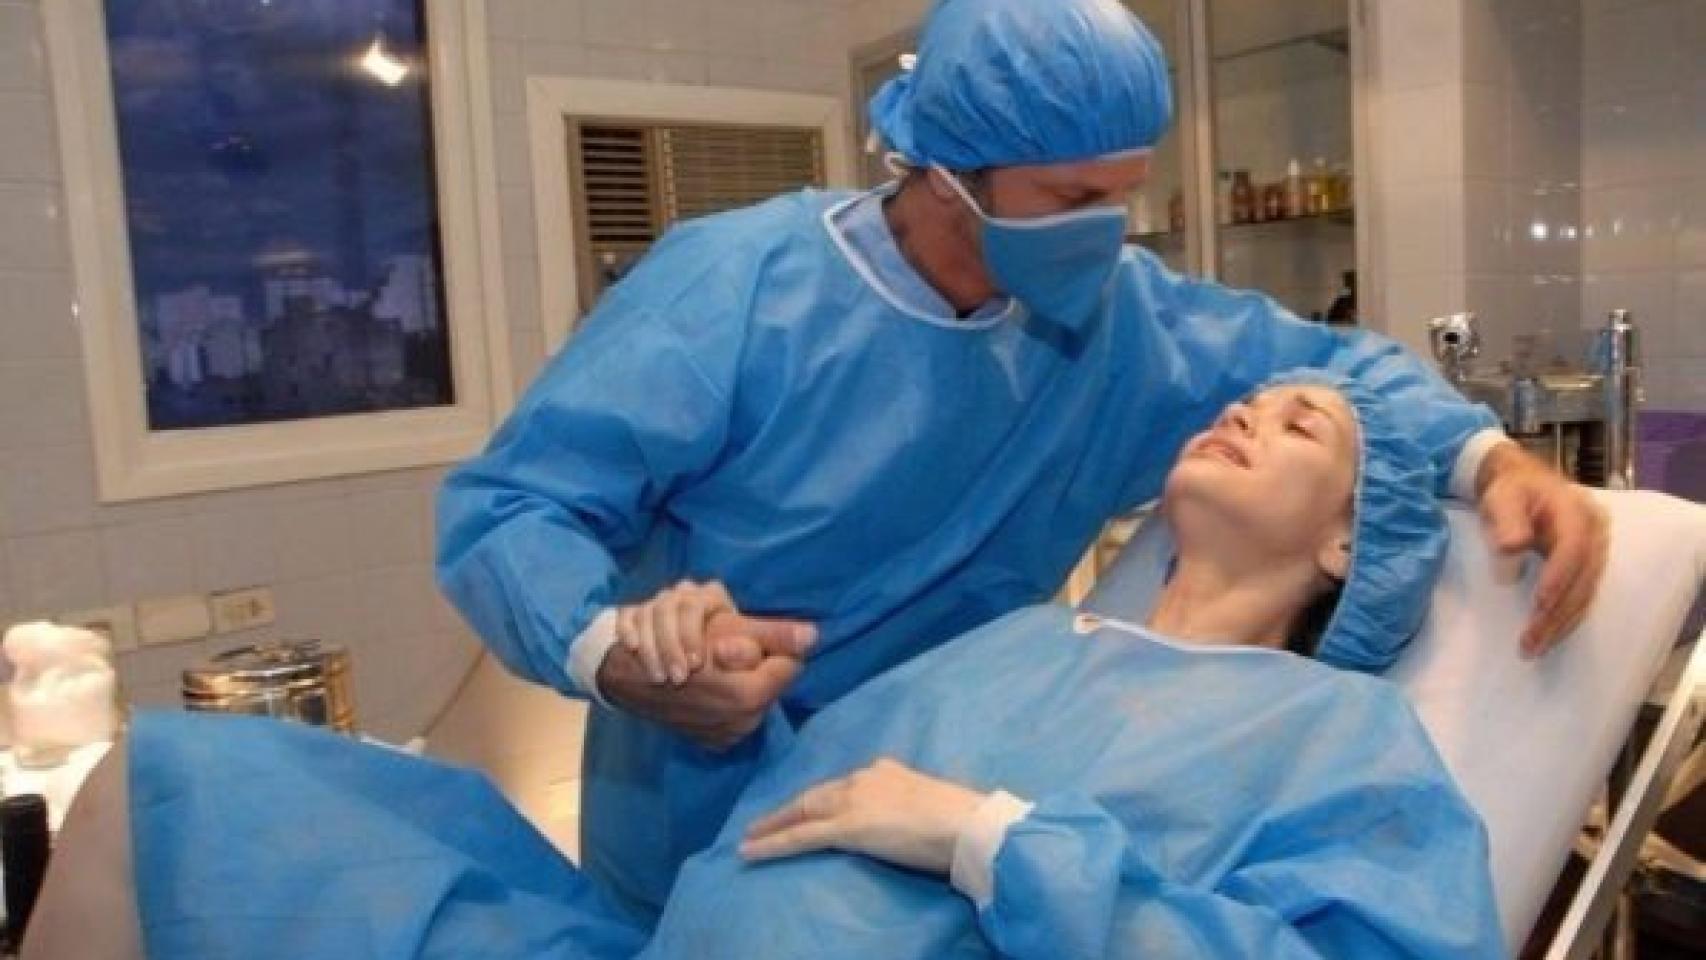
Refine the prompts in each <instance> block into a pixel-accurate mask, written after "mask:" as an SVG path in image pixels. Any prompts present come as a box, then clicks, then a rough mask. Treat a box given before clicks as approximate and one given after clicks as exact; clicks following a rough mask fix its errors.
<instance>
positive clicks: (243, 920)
mask: <svg viewBox="0 0 1706 960" xmlns="http://www.w3.org/2000/svg"><path fill="white" fill-rule="evenodd" d="M774 722H776V723H783V722H785V721H783V720H782V719H781V718H780V717H778V718H777V719H776V720H775V721H774ZM131 750H132V760H131V763H132V771H131V776H132V783H133V797H132V807H133V812H132V818H131V819H132V828H133V831H134V832H135V849H136V870H137V886H138V890H139V906H140V915H141V917H142V921H143V925H144V929H145V930H146V931H147V942H148V945H149V947H150V951H151V955H157V956H171V957H182V958H185V960H196V958H200V957H213V956H237V955H241V956H245V957H250V958H252V960H272V958H278V960H314V958H321V957H325V958H331V957H337V958H339V960H354V958H367V957H373V958H386V960H403V958H411V957H441V956H442V957H466V956H490V957H503V958H510V960H548V958H586V960H594V958H596V960H627V958H630V957H633V956H635V955H636V953H638V955H640V956H643V957H647V958H668V960H683V958H689V957H692V958H699V957H704V958H710V960H721V958H731V960H732V958H740V960H766V958H775V960H780V958H808V957H809V958H814V960H840V958H845V960H868V958H873V957H881V958H884V960H911V958H918V960H924V958H942V957H996V956H1001V957H1012V958H1018V960H1029V958H1036V960H1061V958H1099V957H1133V958H1137V957H1142V958H1166V957H1181V958H1184V957H1191V958H1197V957H1211V958H1244V957H1310V956H1316V957H1343V958H1359V960H1361V958H1379V957H1412V958H1434V957H1438V958H1446V957H1452V958H1462V957H1469V958H1474V957H1492V956H1498V955H1500V952H1501V950H1502V947H1501V940H1500V937H1499V930H1498V921H1497V917H1496V914H1495V912H1494V901H1493V896H1492V889H1491V882H1490V879H1489V876H1488V872H1487V844H1486V838H1485V835H1484V831H1483V829H1482V827H1481V825H1480V822H1479V820H1478V819H1477V818H1476V816H1475V814H1474V813H1473V812H1472V811H1471V810H1470V808H1469V807H1468V805H1467V804H1466V802H1465V801H1464V799H1463V797H1462V796H1461V794H1460V793H1459V792H1458V791H1457V790H1456V789H1455V787H1454V786H1453V785H1452V783H1451V781H1450V779H1449V777H1448V775H1447V773H1446V771H1445V769H1444V767H1443V765H1442V764H1441V762H1440V760H1439V758H1438V757H1437V756H1436V755H1435V753H1434V751H1433V749H1432V747H1431V745H1430V744H1429V742H1428V739H1427V736H1426V734H1425V733H1424V732H1423V730H1422V728H1421V725H1420V724H1419V722H1418V721H1417V720H1416V718H1415V716H1414V714H1413V713H1412V711H1411V710H1410V709H1409V707H1408V706H1407V704H1406V703H1405V701H1404V700H1403V699H1402V697H1401V696H1400V695H1399V693H1398V692H1397V690H1396V688H1394V687H1392V686H1391V685H1389V684H1387V683H1386V682H1384V681H1381V680H1378V679H1373V678H1370V677H1367V676H1363V675H1357V674H1350V673H1344V672H1340V671H1337V670H1334V669H1332V668H1329V667H1326V666H1323V665H1321V664H1320V663H1317V662H1314V661H1311V660H1306V659H1303V658H1300V657H1297V656H1294V655H1292V654H1289V653H1283V652H1279V651H1271V650H1261V649H1254V648H1227V647H1211V646H1202V645H1195V646H1186V645H1177V644H1173V643H1171V642H1169V641H1167V640H1165V639H1162V638H1159V637H1156V636H1154V635H1152V634H1149V633H1147V632H1145V631H1141V630H1133V629H1131V628H1123V627H1119V626H1101V627H1095V626H1089V627H1086V626H1082V625H1080V623H1079V622H1078V621H1076V620H1075V619H1074V617H1073V615H1072V612H1071V611H1069V610H1065V609H1063V608H1058V607H1049V606H1044V607H1035V608H1029V609H1025V610H1021V611H1018V612H1016V613H1013V614H1011V615H1009V616H1007V617H1005V618H1002V619H1000V620H998V621H996V622H995V623H992V624H990V625H988V626H986V627H984V628H982V629H980V630H978V631H975V632H974V633H972V634H970V635H968V636H966V637H964V638H962V639H960V640H958V641H956V642H954V643H952V644H949V645H947V646H944V647H942V648H940V649H938V650H937V651H934V652H932V653H930V654H926V655H925V656H922V657H920V658H918V659H916V660H914V661H913V662H912V663H910V664H908V665H906V666H905V667H902V668H900V669H899V670H897V671H895V672H894V673H891V674H889V675H886V676H884V677H882V678H879V679H877V680H875V681H873V682H871V683H869V684H866V685H865V686H863V687H862V688H861V689H860V690H859V691H857V692H856V693H854V694H851V695H849V696H848V697H847V698H845V699H843V700H842V701H841V702H839V703H838V704H836V705H835V706H833V707H831V708H829V709H827V710H825V711H823V712H822V713H821V714H819V715H818V716H817V717H816V718H814V719H813V720H812V721H811V722H810V723H808V724H806V726H805V727H804V728H803V729H802V730H801V731H800V732H799V734H798V735H797V741H796V743H795V744H794V746H793V748H792V749H790V750H787V751H785V752H784V753H783V754H781V755H779V757H778V759H777V761H775V762H772V763H768V764H766V765H765V766H764V767H763V769H762V770H761V771H760V773H759V775H758V776H757V778H756V779H755V781H754V782H753V783H752V785H751V786H750V787H749V789H748V790H747V792H746V793H745V795H744V796H743V797H742V798H741V799H740V801H739V803H738V805H737V806H736V809H735V811H734V814H733V816H732V818H731V819H730V821H729V823H728V825H727V827H726V828H725V829H724V830H723V831H722V834H721V836H720V837H719V838H718V839H717V840H716V842H715V843H714V844H713V845H712V846H711V847H710V848H709V849H707V850H705V851H703V852H701V853H699V854H698V855H696V856H694V857H693V858H692V859H690V860H689V861H688V863H687V865H686V867H685V869H684V870H683V871H682V874H681V878H680V881H679V882H678V883H677V884H676V887H675V890H674V893H673V894H672V896H671V898H670V901H669V904H668V906H667V907H666V909H665V911H664V913H663V916H662V920H661V923H660V924H659V926H658V927H657V928H656V930H655V933H654V935H653V936H652V937H651V939H650V941H649V943H648V942H647V935H646V932H645V930H644V925H643V924H641V923H636V922H634V921H632V920H631V919H630V918H629V916H628V915H627V914H626V913H624V912H623V911H621V910H620V909H619V908H617V907H616V906H614V905H613V904H611V903H609V902H607V901H606V900H605V899H604V898H603V897H602V895H601V894H600V893H599V892H598V890H597V889H596V888H595V887H594V886H593V885H592V884H591V883H590V881H589V880H587V879H586V878H585V877H583V876H582V875H581V874H580V873H579V872H577V871H576V870H575V869H574V868H573V867H572V866H571V865H569V864H568V863H567V861H564V860H562V859H561V858H559V857H557V856H556V854H555V853H554V852H553V851H552V850H551V849H550V847H549V845H548V844H546V843H545V841H544V840H543V839H542V838H540V837H539V836H538V835H537V834H535V833H534V832H533V831H532V830H531V829H530V828H528V827H527V826H526V824H525V823H523V822H522V821H521V820H520V818H519V816H518V815H517V814H516V813H515V812H514V811H513V810H511V809H510V808H508V807H507V806H505V805H504V804H503V803H502V802H501V800H499V799H498V798H497V797H496V795H495V794H494V793H493V792H492V791H491V790H490V788H489V787H487V786H485V785H484V782H483V781H481V780H480V779H479V778H478V777H476V776H474V775H472V774H468V773H465V772H462V771H457V770H454V769H450V768H446V767H443V766H441V765H438V764H435V763H432V762H430V761H422V760H417V759H414V758H408V757H401V756H395V755H391V754H388V753H386V752H385V751H382V750H378V749H374V748H369V747H364V746H361V745H357V744H352V743H350V742H348V741H347V740H342V739H340V738H337V737H334V736H330V735H327V734H324V733H321V732H319V731H312V730H306V729H300V728H290V727H287V726H285V725H282V724H277V723H270V722H264V721H248V720H240V721H231V720H227V719H225V718H220V719H219V720H210V719H209V718H204V717H194V718H174V717H167V716H160V715H144V716H143V717H142V718H140V719H139V721H138V724H137V727H136V730H135V734H134V736H133V741H132V745H131ZM885 756H886V757H893V758H896V759H899V760H901V761H902V762H904V763H907V764H909V765H911V766H913V767H915V768H917V769H919V770H921V771H923V772H925V773H930V774H934V775H936V776H939V777H943V778H946V779H950V780H953V781H957V782H960V783H963V784H966V785H968V786H971V787H974V788H977V789H980V790H992V789H996V788H1001V789H1006V790H1008V791H1011V792H1013V793H1015V794H1018V795H1019V796H1021V797H1024V798H1026V799H1028V800H1031V801H1034V802H1035V804H1036V806H1035V807H1034V809H1032V810H1031V811H1030V813H1029V814H1028V815H1027V816H1025V817H1024V818H1023V819H1021V820H1019V821H1017V822H1016V823H1014V824H1013V825H1012V826H1011V827H1010V828H1009V829H1008V832H1007V834H1006V837H1005V840H1004V841H1003V842H1002V843H1001V845H1000V846H999V848H998V850H997V852H996V857H995V862H994V885H993V890H992V896H991V899H990V900H989V902H988V903H987V904H986V905H984V906H982V907H981V908H977V907H974V906H973V904H972V902H971V901H970V900H968V899H967V898H966V897H964V896H962V895H961V894H960V893H958V892H956V891H955V890H954V889H953V888H952V887H951V886H949V884H948V882H947V881H946V880H945V879H943V878H940V877H934V876H926V875H924V874H920V873H916V872H913V871H909V870H905V869H901V868H898V867H893V866H890V865H887V864H885V863H881V862H878V861H876V860H872V859H868V858H865V857H861V856H857V855H851V854H845V853H839V852H827V853H818V854H811V855H807V856H803V857H798V858H794V859H789V860H780V861H774V862H770V863H764V864H749V863H746V862H744V861H743V860H742V859H741V858H740V855H739V853H738V849H737V848H738V845H739V841H740V838H741V835H742V833H743V831H744V830H745V828H746V826H747V825H748V824H749V823H750V822H751V821H752V820H753V819H755V818H756V817H758V816H761V815H763V814H765V813H767V812H769V811H771V810H773V809H775V808H777V807H779V806H780V805H782V804H783V803H784V802H786V801H788V800H789V799H791V798H793V797H794V796H795V795H797V794H798V793H799V792H800V791H802V790H804V789H806V788H807V787H810V786H812V785H814V784H816V783H820V782H822V781H824V780H826V779H830V778H834V777H838V776H841V775H844V774H847V773H850V772H852V771H854V770H856V769H859V768H861V767H863V766H865V765H867V764H869V763H871V762H872V761H874V760H875V759H877V758H879V757H885Z"/></svg>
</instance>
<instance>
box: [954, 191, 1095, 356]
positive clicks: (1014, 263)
mask: <svg viewBox="0 0 1706 960" xmlns="http://www.w3.org/2000/svg"><path fill="white" fill-rule="evenodd" d="M936 169H937V171H938V172H940V173H941V174H942V175H943V176H944V177H946V178H947V180H948V182H949V183H950V184H952V185H953V187H954V189H955V190H956V191H958V192H959V195H960V198H961V199H963V200H965V202H966V205H967V206H969V207H971V209H972V211H973V212H974V213H976V214H977V215H978V218H979V219H980V220H982V221H983V261H984V265H985V266H987V267H988V268H989V272H990V275H991V276H992V277H993V278H994V280H995V283H996V284H997V285H998V286H999V287H1000V288H1001V290H1002V292H1004V293H1006V294H1008V295H1009V296H1011V297H1013V298H1015V299H1017V300H1018V301H1019V302H1020V303H1022V304H1024V305H1025V307H1026V309H1028V310H1030V311H1031V312H1032V313H1034V314H1037V315H1038V316H1041V317H1044V318H1046V319H1048V320H1053V321H1055V322H1056V323H1061V324H1065V325H1067V326H1069V327H1074V328H1081V327H1083V326H1084V325H1086V324H1088V323H1089V322H1090V320H1091V318H1093V317H1094V316H1095V315H1096V311H1097V309H1098V308H1099V307H1100V306H1101V303H1102V288H1103V287H1105V286H1107V283H1108V278H1109V277H1110V276H1112V275H1113V272H1114V267H1115V266H1117V265H1118V264H1119V259H1120V248H1121V246H1122V245H1123V244H1124V242H1125V230H1126V211H1125V208H1124V207H1118V206H1107V205H1104V206H1095V207H1087V208H1085V209H1083V210H1072V211H1068V212H1066V213H1057V214H1053V215H1050V216H1046V217H1032V218H1026V219H1016V218H1011V217H992V216H990V215H989V214H987V213H985V212H984V211H983V209H982V208H981V207H979V206H978V204H977V201H976V200H973V199H972V196H971V194H970V193H968V192H966V188H965V186H964V185H963V184H961V183H960V181H959V178H957V177H955V176H954V175H953V174H951V173H949V172H948V171H946V170H943V169H942V168H940V167H937V168H936Z"/></svg>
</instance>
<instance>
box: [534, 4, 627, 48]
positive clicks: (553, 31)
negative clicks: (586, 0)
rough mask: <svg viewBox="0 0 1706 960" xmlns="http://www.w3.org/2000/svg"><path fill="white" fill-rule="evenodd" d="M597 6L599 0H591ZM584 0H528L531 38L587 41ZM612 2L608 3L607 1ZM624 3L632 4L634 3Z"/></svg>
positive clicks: (568, 42)
mask: <svg viewBox="0 0 1706 960" xmlns="http://www.w3.org/2000/svg"><path fill="white" fill-rule="evenodd" d="M591 3H592V5H594V6H597V5H599V3H600V0H591ZM584 5H585V4H583V2H582V0H527V11H526V21H527V26H526V29H527V33H526V37H525V38H526V39H527V40H529V41H542V42H547V43H566V44H579V43H581V42H583V41H584V40H585V37H586V29H585V25H584V13H583V9H582V8H583V6H584ZM605 5H607V6H608V5H609V4H605ZM622 6H628V7H630V8H631V7H632V5H631V4H622Z"/></svg>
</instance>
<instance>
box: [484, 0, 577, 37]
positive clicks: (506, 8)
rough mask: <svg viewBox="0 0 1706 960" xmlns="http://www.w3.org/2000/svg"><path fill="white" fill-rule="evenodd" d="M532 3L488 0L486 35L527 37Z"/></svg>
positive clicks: (523, 0) (518, 0)
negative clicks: (529, 9)
mask: <svg viewBox="0 0 1706 960" xmlns="http://www.w3.org/2000/svg"><path fill="white" fill-rule="evenodd" d="M530 5H531V4H530V0H486V35H487V36H489V37H491V38H492V39H493V40H523V39H526V37H527V34H528V23H527V17H528V12H529V11H528V7H529V6H530ZM576 12H577V14H578V12H579V10H578V8H577V10H576Z"/></svg>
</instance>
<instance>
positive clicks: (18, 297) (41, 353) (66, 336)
mask: <svg viewBox="0 0 1706 960" xmlns="http://www.w3.org/2000/svg"><path fill="white" fill-rule="evenodd" d="M71 303H72V294H71V276H70V274H68V273H65V272H62V271H55V272H51V273H47V272H40V271H13V270H3V269H0V304H5V308H4V309H0V343H4V344H5V356H6V359H8V360H72V359H76V358H77V357H78V356H79V353H80V351H81V345H80V344H79V342H78V340H77V323H76V320H75V318H74V317H73V316H72V312H71Z"/></svg>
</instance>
